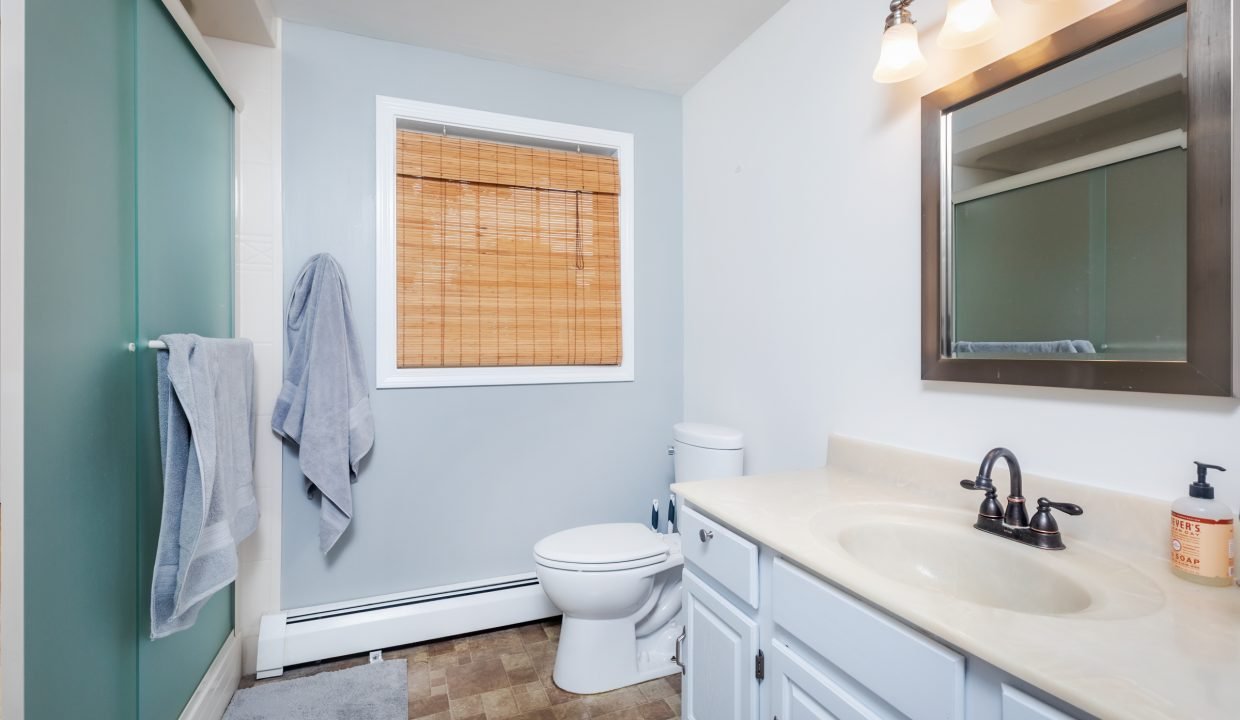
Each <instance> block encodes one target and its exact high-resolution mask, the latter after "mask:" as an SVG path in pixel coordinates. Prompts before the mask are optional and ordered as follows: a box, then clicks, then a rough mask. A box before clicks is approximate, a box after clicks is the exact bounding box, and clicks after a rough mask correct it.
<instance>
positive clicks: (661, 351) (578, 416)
mask: <svg viewBox="0 0 1240 720" xmlns="http://www.w3.org/2000/svg"><path fill="white" fill-rule="evenodd" d="M283 40H284V271H285V281H286V287H285V296H286V297H287V291H288V284H290V283H291V281H292V280H293V278H294V277H295V276H296V273H297V271H298V270H299V268H300V267H301V265H302V263H304V262H305V260H306V259H307V258H308V257H309V256H310V255H312V254H314V253H317V252H330V253H332V254H333V255H335V256H336V257H337V258H338V259H339V260H340V262H341V264H342V265H343V266H344V269H345V272H346V273H347V274H348V279H349V284H350V291H351V294H352V298H353V311H354V315H355V319H356V321H357V323H358V326H359V328H360V330H361V336H362V341H363V344H364V348H363V351H364V352H365V354H366V363H367V366H366V370H367V374H368V375H369V376H370V377H371V379H372V380H373V375H374V367H373V365H374V341H375V297H374V293H375V287H374V273H375V269H374V263H375V259H374V258H375V178H374V173H375V169H374V166H375V159H374V156H375V138H374V134H375V129H374V112H375V110H374V105H375V102H374V100H375V96H376V95H392V96H397V97H404V98H410V99H414V100H422V101H426V102H434V103H443V104H448V105H457V106H462V107H469V108H477V109H481V110H488V111H493V112H501V113H509V114H513V115H523V116H528V117H535V118H541V119H546V120H554V121H559V122H567V123H574V124H579V125H589V126H594V127H601V128H607V129H613V130H622V131H626V132H631V133H633V135H634V137H635V146H636V170H637V178H636V188H637V190H636V192H637V196H636V198H635V202H636V228H635V230H636V236H635V237H636V254H635V259H636V278H635V280H636V300H637V312H636V322H637V337H636V351H637V353H636V354H637V357H636V361H637V380H636V381H635V382H632V383H604V384H588V385H543V386H525V387H517V386H513V387H482V388H443V389H416V390H377V391H376V390H372V392H371V398H372V402H373V404H374V411H375V427H376V440H375V448H374V450H373V452H372V453H371V457H370V458H369V460H368V461H367V462H366V464H365V465H364V466H363V470H362V475H361V479H360V481H359V482H358V483H357V484H356V485H354V487H353V496H354V503H355V516H354V522H353V526H352V528H351V529H350V530H349V532H348V533H347V534H346V535H345V537H344V538H343V539H342V540H341V541H340V543H339V544H338V545H337V546H336V548H335V549H333V550H332V553H331V555H330V556H329V557H327V558H324V557H323V556H322V555H321V554H320V553H319V551H318V529H317V527H318V515H317V504H316V502H314V501H310V500H308V499H307V498H306V496H305V492H304V488H303V484H302V479H301V475H300V473H299V470H298V468H297V460H296V456H295V455H293V454H292V453H289V452H287V451H286V453H285V457H284V523H283V526H284V531H283V532H284V535H283V589H282V603H283V605H284V607H285V608H292V607H300V606H305V605H309V604H315V603H322V602H329V601H336V600H345V599H350V598H357V597H365V596H368V595H374V594H379V593H389V592H398V591H403V590H413V589H417V588H423V587H431V586H435V585H442V584H446V583H453V582H462V581H466V580H473V579H480V578H488V577H495V576H499V575H505V574H513V573H518V572H526V571H530V570H532V569H533V564H532V561H531V558H530V554H531V549H532V547H533V544H534V542H535V541H537V540H538V539H539V538H541V537H542V536H544V535H546V534H548V533H550V532H553V531H555V530H559V529H562V528H565V527H569V526H572V525H578V524H582V523H595V522H604V521H621V520H628V521H645V520H646V519H647V518H648V517H649V512H650V510H649V505H650V500H651V498H653V497H655V496H659V497H661V498H664V497H665V496H666V494H667V485H668V483H669V481H670V480H671V462H670V458H669V457H668V456H667V453H666V448H667V445H668V443H669V440H670V435H671V425H672V424H673V423H674V422H677V421H678V420H679V419H680V411H681V402H682V355H681V353H682V347H681V343H682V322H681V306H682V302H681V113H680V99H679V98H677V97H674V96H671V95H663V94H659V93H653V92H646V91H641V90H634V89H631V88H624V87H620V86H616V85H609V84H605V83H599V82H593V81H589V80H583V79H579V78H573V77H568V76H564V75H556V74H552V73H547V72H542V71H538V70H532V69H528V68H522V67H516V66H512V65H505V64H502V63H496V62H489V61H483V60H477V59H473V58H468V57H464V56H460V55H452V54H447V53H442V52H436V51H430V50H425V49H422V48H416V47H411V46H407V45H400V44H395V43H388V42H381V41H378V40H371V39H367V38H362V37H358V36H354V35H348V34H344V33H337V32H330V31H326V30H320V29H317V28H312V27H307V26H301V25H294V24H288V25H286V26H285V28H284V36H283ZM372 387H373V383H372Z"/></svg>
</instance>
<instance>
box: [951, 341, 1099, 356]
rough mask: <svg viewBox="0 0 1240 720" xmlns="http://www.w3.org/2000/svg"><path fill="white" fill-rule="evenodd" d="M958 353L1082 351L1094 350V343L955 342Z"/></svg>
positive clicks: (1069, 352)
mask: <svg viewBox="0 0 1240 720" xmlns="http://www.w3.org/2000/svg"><path fill="white" fill-rule="evenodd" d="M952 347H953V348H954V349H955V350H956V352H957V353H961V354H963V353H986V354H989V355H998V354H1009V353H1021V354H1033V353H1067V354H1074V353H1082V354H1091V353H1093V352H1094V344H1093V343H1091V342H1090V341H1088V340H1047V341H1039V342H970V341H968V340H961V341H960V342H957V343H953V344H952Z"/></svg>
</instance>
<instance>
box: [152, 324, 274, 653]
mask: <svg viewBox="0 0 1240 720" xmlns="http://www.w3.org/2000/svg"><path fill="white" fill-rule="evenodd" d="M160 340H162V341H164V342H165V343H166V344H167V345H168V350H167V352H160V353H159V354H158V356H157V359H156V364H157V367H158V395H159V442H160V448H159V449H160V455H161V458H162V460H163V474H164V509H163V515H162V517H161V518H160V523H159V544H158V546H157V548H156V553H155V574H154V577H153V579H152V582H151V639H152V640H154V639H156V638H161V637H165V636H167V635H171V634H172V633H174V632H178V631H180V630H184V629H186V628H188V627H190V626H192V625H193V624H194V621H195V620H196V619H197V618H198V611H199V610H201V609H202V606H203V605H205V604H206V602H207V600H209V599H210V598H211V596H212V595H213V594H214V593H215V592H216V591H217V590H219V589H220V588H223V587H226V586H227V585H228V584H229V583H231V582H232V581H233V580H235V579H236V578H237V543H239V542H241V541H242V540H244V539H245V538H246V537H248V536H249V535H250V534H251V533H253V532H254V529H255V527H257V525H258V504H257V502H255V499H254V398H253V381H254V346H253V345H252V344H251V343H250V341H249V340H221V339H214V338H204V337H199V336H197V335H164V336H163V337H161V338H160Z"/></svg>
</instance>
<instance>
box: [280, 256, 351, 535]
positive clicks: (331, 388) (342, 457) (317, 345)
mask: <svg viewBox="0 0 1240 720" xmlns="http://www.w3.org/2000/svg"><path fill="white" fill-rule="evenodd" d="M287 323H288V328H287V329H288V348H289V357H288V364H287V365H286V366H285V370H284V387H282V388H281V389H280V397H278V398H277V399H276V407H275V410H274V411H273V412H272V415H271V427H272V429H273V430H275V431H276V432H277V433H279V435H280V436H281V437H284V438H286V439H288V440H291V441H292V442H294V443H296V444H297V445H298V458H299V461H300V463H301V473H302V475H303V476H304V477H305V480H306V490H307V492H308V494H309V495H310V496H311V497H313V496H314V495H315V494H316V493H317V494H318V495H319V498H320V499H319V549H320V550H321V551H322V552H324V553H326V552H327V551H328V550H331V549H332V546H333V545H335V544H336V541H337V540H339V539H340V536H341V535H342V534H344V531H345V528H347V527H348V526H349V520H350V519H351V518H352V517H353V494H352V488H351V487H350V483H351V482H352V479H353V477H354V476H356V475H357V470H358V463H360V462H361V460H362V458H363V457H365V456H366V453H368V452H370V448H371V446H372V445H373V444H374V441H375V421H374V417H373V416H372V415H371V412H370V396H369V395H368V394H367V383H366V374H365V372H364V371H363V369H362V349H361V346H360V345H359V344H358V340H357V328H355V327H354V325H353V313H352V310H351V309H350V305H349V289H348V287H346V286H345V281H344V273H343V272H342V271H341V270H340V265H339V264H337V263H336V260H335V258H333V257H332V256H331V255H328V254H326V253H323V254H321V255H315V256H314V257H312V258H310V260H309V261H308V262H306V265H305V267H303V268H302V269H301V274H300V275H298V276H297V281H296V282H294V283H293V295H292V297H291V298H290V299H289V307H288V318H287Z"/></svg>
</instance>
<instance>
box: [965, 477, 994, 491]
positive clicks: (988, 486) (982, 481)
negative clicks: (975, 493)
mask: <svg viewBox="0 0 1240 720" xmlns="http://www.w3.org/2000/svg"><path fill="white" fill-rule="evenodd" d="M960 487H962V488H964V489H965V490H993V489H994V487H995V486H994V483H992V482H991V481H990V478H984V477H982V476H981V475H978V476H977V479H976V480H968V479H965V480H961V481H960Z"/></svg>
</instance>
